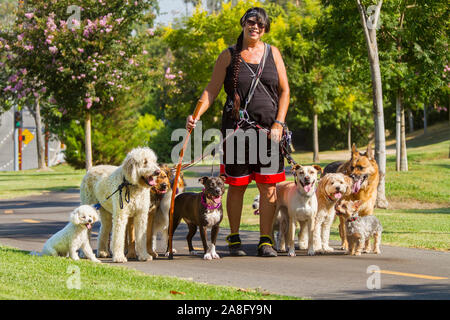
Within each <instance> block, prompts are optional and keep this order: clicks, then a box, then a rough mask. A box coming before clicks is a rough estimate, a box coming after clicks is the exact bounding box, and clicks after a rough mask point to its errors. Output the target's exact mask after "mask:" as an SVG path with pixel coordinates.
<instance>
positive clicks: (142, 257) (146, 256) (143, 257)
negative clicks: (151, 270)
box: [138, 253, 153, 261]
mask: <svg viewBox="0 0 450 320" xmlns="http://www.w3.org/2000/svg"><path fill="white" fill-rule="evenodd" d="M138 260H139V261H149V260H153V257H152V256H151V255H149V254H147V253H145V254H141V255H139V256H138Z"/></svg>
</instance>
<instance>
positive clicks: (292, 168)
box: [291, 163, 300, 171]
mask: <svg viewBox="0 0 450 320" xmlns="http://www.w3.org/2000/svg"><path fill="white" fill-rule="evenodd" d="M299 168H300V165H299V164H298V163H296V164H294V165H293V166H292V167H291V170H292V171H297V170H298V169H299Z"/></svg>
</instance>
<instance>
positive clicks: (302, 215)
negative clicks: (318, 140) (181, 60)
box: [274, 164, 322, 257]
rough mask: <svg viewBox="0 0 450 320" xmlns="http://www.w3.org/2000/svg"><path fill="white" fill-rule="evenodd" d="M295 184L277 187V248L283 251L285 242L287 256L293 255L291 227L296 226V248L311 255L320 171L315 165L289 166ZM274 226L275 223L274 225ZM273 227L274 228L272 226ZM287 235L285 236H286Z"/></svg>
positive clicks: (283, 184)
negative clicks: (297, 231)
mask: <svg viewBox="0 0 450 320" xmlns="http://www.w3.org/2000/svg"><path fill="white" fill-rule="evenodd" d="M292 171H293V173H294V176H295V182H282V183H279V184H277V209H276V212H275V217H276V222H278V225H279V226H278V229H279V232H278V233H279V236H278V241H277V245H278V248H279V250H280V251H285V243H286V242H287V245H288V248H289V251H288V255H289V256H291V257H293V256H295V246H294V241H295V228H296V224H297V221H298V222H299V223H300V232H299V247H300V249H308V255H314V248H313V231H314V221H315V217H316V214H317V198H316V194H315V191H316V182H317V180H318V175H319V173H321V172H322V168H321V167H320V166H318V165H313V166H301V165H299V164H296V165H294V166H293V167H292ZM275 224H276V223H275ZM275 224H274V225H275ZM286 233H287V234H286Z"/></svg>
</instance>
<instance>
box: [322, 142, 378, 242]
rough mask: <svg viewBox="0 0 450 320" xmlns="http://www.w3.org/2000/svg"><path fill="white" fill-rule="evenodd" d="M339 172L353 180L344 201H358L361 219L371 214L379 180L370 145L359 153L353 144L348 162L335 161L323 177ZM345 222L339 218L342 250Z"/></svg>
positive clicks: (344, 238)
mask: <svg viewBox="0 0 450 320" xmlns="http://www.w3.org/2000/svg"><path fill="white" fill-rule="evenodd" d="M333 172H341V173H343V174H345V175H348V176H349V177H350V178H352V180H353V186H352V193H351V194H350V195H349V196H346V197H345V200H352V201H356V200H360V201H361V206H360V207H359V215H360V216H361V217H363V216H367V215H371V214H373V209H374V207H375V202H376V199H377V188H378V182H379V180H380V176H379V171H378V165H377V162H376V161H375V159H374V156H373V151H372V148H371V146H370V144H369V145H368V146H367V150H366V152H365V153H362V152H359V151H358V150H357V149H356V145H355V144H353V146H352V151H351V158H350V160H349V161H346V162H342V161H336V162H332V163H330V164H329V165H327V166H326V167H325V169H324V175H325V174H327V173H333ZM344 224H345V221H344V219H343V218H342V217H339V235H340V236H341V240H342V248H343V249H344V250H347V249H348V243H347V235H346V230H345V226H344Z"/></svg>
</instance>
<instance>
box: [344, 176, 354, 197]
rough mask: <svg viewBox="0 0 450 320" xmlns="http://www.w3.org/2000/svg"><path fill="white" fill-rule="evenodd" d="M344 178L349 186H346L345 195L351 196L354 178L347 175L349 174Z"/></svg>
mask: <svg viewBox="0 0 450 320" xmlns="http://www.w3.org/2000/svg"><path fill="white" fill-rule="evenodd" d="M344 180H345V183H346V184H347V188H346V191H345V195H346V196H349V195H351V194H352V187H353V179H352V178H350V177H349V176H347V175H344Z"/></svg>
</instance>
